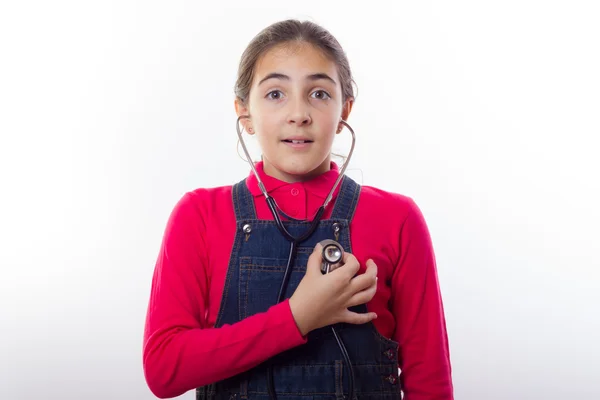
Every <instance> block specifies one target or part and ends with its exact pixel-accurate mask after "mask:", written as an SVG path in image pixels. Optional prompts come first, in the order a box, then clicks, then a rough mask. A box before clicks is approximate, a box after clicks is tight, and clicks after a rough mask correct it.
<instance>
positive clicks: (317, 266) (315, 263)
mask: <svg viewBox="0 0 600 400" xmlns="http://www.w3.org/2000/svg"><path fill="white" fill-rule="evenodd" d="M322 253H323V246H321V244H320V243H317V245H316V246H315V248H314V249H313V252H312V254H311V255H310V256H309V257H308V265H307V266H306V272H309V273H319V275H320V274H321V257H322Z"/></svg>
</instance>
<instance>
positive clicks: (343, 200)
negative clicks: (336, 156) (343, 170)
mask: <svg viewBox="0 0 600 400" xmlns="http://www.w3.org/2000/svg"><path fill="white" fill-rule="evenodd" d="M359 197H360V185H359V184H358V183H356V182H355V181H354V180H352V179H351V178H350V177H348V176H347V175H344V177H343V178H342V183H341V187H340V190H339V193H338V195H337V199H336V201H335V205H334V208H333V211H332V213H331V219H345V220H348V221H351V220H352V217H353V216H354V211H355V210H356V205H357V204H358V198H359Z"/></svg>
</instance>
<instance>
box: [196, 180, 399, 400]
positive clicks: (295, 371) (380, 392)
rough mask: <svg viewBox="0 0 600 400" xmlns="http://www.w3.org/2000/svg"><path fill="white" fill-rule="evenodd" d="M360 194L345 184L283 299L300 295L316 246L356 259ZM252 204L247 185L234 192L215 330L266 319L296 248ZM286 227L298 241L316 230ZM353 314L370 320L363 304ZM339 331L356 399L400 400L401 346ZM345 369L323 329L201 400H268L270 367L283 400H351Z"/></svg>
mask: <svg viewBox="0 0 600 400" xmlns="http://www.w3.org/2000/svg"><path fill="white" fill-rule="evenodd" d="M359 194H360V186H359V185H358V184H357V183H356V182H354V181H353V180H352V179H350V178H348V177H347V176H344V178H343V181H342V183H341V188H340V192H339V194H338V198H337V200H336V202H335V204H334V209H333V212H332V216H331V218H330V219H328V220H323V221H321V222H320V223H319V226H318V228H317V229H316V231H315V233H314V234H313V235H312V236H310V237H309V238H308V239H307V240H306V241H304V242H303V243H301V244H300V246H299V249H298V255H297V257H296V260H295V262H294V264H293V272H292V273H291V277H290V281H289V285H288V288H287V291H286V293H285V298H289V297H290V296H291V295H292V294H293V293H294V291H295V290H296V287H297V286H298V284H299V283H300V281H301V280H302V278H303V276H304V274H305V272H306V264H307V262H308V257H309V255H310V254H311V253H312V251H313V248H314V247H315V246H316V244H317V243H318V242H320V241H321V240H324V239H333V240H336V241H338V242H339V243H340V244H341V245H342V246H343V247H344V249H345V251H347V252H352V247H351V243H350V233H349V225H350V221H351V219H352V216H353V214H354V211H355V209H356V205H357V203H358V199H359ZM253 201H254V200H253V197H252V195H251V193H250V192H249V190H248V188H247V186H246V183H245V180H243V181H241V182H238V183H237V184H236V185H234V187H233V202H234V207H235V214H236V224H237V232H236V237H235V241H234V245H233V250H232V252H231V258H230V262H229V266H228V270H227V278H226V281H225V287H224V291H223V298H222V300H221V308H220V310H219V315H218V317H217V321H216V327H220V326H222V325H223V324H234V323H236V322H238V321H240V320H242V319H244V318H247V317H250V316H252V315H254V314H256V313H260V312H265V311H267V310H268V309H269V307H271V306H273V305H274V304H275V303H276V301H277V295H278V293H279V289H280V286H281V282H282V280H283V274H284V269H285V266H286V264H287V259H288V254H289V250H290V242H289V241H288V240H286V239H285V238H284V237H283V236H282V235H281V233H280V232H279V231H278V229H277V226H276V224H275V222H274V221H266V220H259V219H257V218H256V212H255V209H254V203H253ZM284 223H285V226H286V227H287V229H288V230H289V231H290V232H291V233H292V234H293V235H294V236H300V235H301V234H302V233H303V232H305V231H306V230H307V229H308V228H309V226H310V222H297V221H286V222H284ZM244 227H246V229H244ZM248 227H249V229H248ZM248 230H250V232H249V233H248V232H247V231H248ZM351 310H352V311H355V312H366V311H367V308H366V305H364V304H363V305H360V306H356V307H352V308H351ZM335 328H336V330H337V332H338V334H339V336H340V337H341V339H342V340H343V342H344V344H345V346H346V349H347V351H348V353H349V356H350V359H351V361H352V365H353V369H354V376H355V384H354V389H355V395H356V396H355V399H369V400H375V399H378V400H380V399H384V400H391V399H400V398H401V388H400V381H399V378H398V343H396V342H395V341H393V340H390V339H387V338H385V337H383V336H382V335H381V334H380V333H379V332H378V331H377V330H376V329H375V326H374V325H373V324H372V323H367V324H363V325H352V324H345V323H341V324H336V325H335ZM344 364H345V362H344V358H343V356H342V353H341V352H340V349H339V347H338V344H337V342H336V340H335V337H334V336H333V333H332V331H331V327H324V328H320V329H317V330H315V331H312V332H310V333H309V334H308V342H307V343H306V344H303V345H301V346H298V347H296V348H293V349H290V350H288V351H285V352H283V353H280V354H278V355H276V356H274V357H272V358H270V359H268V360H267V361H265V362H264V363H262V364H260V365H258V366H256V367H255V368H253V369H251V370H249V371H247V372H244V373H241V374H239V375H236V376H233V377H231V378H228V379H225V380H223V381H220V382H216V383H213V384H211V385H207V386H204V387H201V388H198V389H197V390H196V398H197V399H198V400H200V399H202V400H221V399H249V400H268V399H269V395H268V389H267V366H269V365H270V366H271V367H272V368H273V382H274V385H275V391H276V394H277V398H278V399H280V400H308V399H318V400H325V399H331V400H334V399H335V400H342V399H347V398H348V397H347V396H348V370H347V369H346V367H345V365H344ZM207 367H208V368H210V367H209V366H207Z"/></svg>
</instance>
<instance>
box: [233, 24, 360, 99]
mask: <svg viewBox="0 0 600 400" xmlns="http://www.w3.org/2000/svg"><path fill="white" fill-rule="evenodd" d="M290 42H306V43H309V44H312V45H313V46H315V47H316V48H318V49H320V50H321V51H323V53H324V54H325V55H327V56H328V57H329V58H331V59H332V60H333V61H334V62H335V63H336V64H337V67H338V74H339V77H340V83H341V86H342V101H343V102H345V101H346V100H347V99H349V98H354V89H353V87H352V84H353V83H354V84H355V82H354V79H353V78H352V72H351V71H350V63H349V62H348V58H347V57H346V53H345V52H344V50H343V49H342V46H341V45H340V44H339V42H338V41H337V39H336V38H335V37H334V36H333V35H332V34H331V33H329V31H327V30H326V29H325V28H323V27H321V26H319V25H317V24H315V23H313V22H310V21H304V22H302V21H298V20H292V19H289V20H285V21H280V22H276V23H274V24H272V25H270V26H268V27H266V28H265V29H263V30H262V31H261V32H259V33H258V35H256V36H255V37H254V39H252V41H251V42H250V43H249V44H248V47H246V50H244V53H243V54H242V58H241V60H240V65H239V68H238V77H237V81H236V83H235V95H236V96H237V97H238V98H239V99H240V101H241V102H242V103H243V104H247V101H248V97H249V95H250V87H251V86H252V79H253V78H254V71H255V68H256V63H257V61H258V60H259V58H260V57H261V56H262V55H264V54H265V53H266V52H267V51H269V50H270V49H272V48H273V47H275V46H277V45H280V44H286V43H290Z"/></svg>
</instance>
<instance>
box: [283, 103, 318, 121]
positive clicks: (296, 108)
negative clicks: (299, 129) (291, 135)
mask: <svg viewBox="0 0 600 400" xmlns="http://www.w3.org/2000/svg"><path fill="white" fill-rule="evenodd" d="M311 122H312V118H311V117H310V112H309V107H308V105H307V104H306V103H305V102H304V101H302V100H297V101H295V102H294V104H291V107H290V113H289V115H288V123H290V124H294V125H297V126H303V125H310V123H311Z"/></svg>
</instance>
